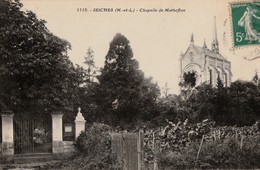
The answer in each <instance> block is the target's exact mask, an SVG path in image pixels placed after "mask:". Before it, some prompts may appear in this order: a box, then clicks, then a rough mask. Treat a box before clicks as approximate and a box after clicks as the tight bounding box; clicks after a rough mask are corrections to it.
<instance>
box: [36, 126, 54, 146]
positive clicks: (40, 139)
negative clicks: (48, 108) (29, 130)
mask: <svg viewBox="0 0 260 170" xmlns="http://www.w3.org/2000/svg"><path fill="white" fill-rule="evenodd" d="M50 135H51V133H49V132H45V130H44V129H43V128H36V129H34V131H33V141H34V142H35V143H37V144H44V143H46V142H49V139H50Z"/></svg>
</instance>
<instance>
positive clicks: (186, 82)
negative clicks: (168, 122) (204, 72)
mask: <svg viewBox="0 0 260 170" xmlns="http://www.w3.org/2000/svg"><path fill="white" fill-rule="evenodd" d="M197 76H198V75H197V73H196V72H195V71H189V72H185V73H183V77H182V81H181V82H180V83H179V86H180V87H181V94H180V95H181V96H182V97H183V98H185V99H187V98H189V97H190V96H191V95H192V94H193V93H194V87H195V86H196V83H197V79H198V77H197Z"/></svg>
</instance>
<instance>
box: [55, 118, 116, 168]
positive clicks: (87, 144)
mask: <svg viewBox="0 0 260 170" xmlns="http://www.w3.org/2000/svg"><path fill="white" fill-rule="evenodd" d="M111 131H112V128H111V127H110V126H108V125H105V124H99V123H94V124H92V125H90V126H89V127H88V128H86V131H85V132H82V133H81V134H80V136H79V137H78V138H77V141H76V147H77V149H78V154H77V155H74V157H73V158H70V159H69V160H67V161H66V162H64V163H63V164H62V165H60V166H59V167H57V168H62V169H67V170H73V169H77V170H80V169H82V170H85V169H93V170H95V169H98V170H100V169H103V170H109V169H111V170H112V169H120V165H119V163H118V162H117V159H116V156H115V155H114V154H113V153H112V150H111V136H110V133H111Z"/></svg>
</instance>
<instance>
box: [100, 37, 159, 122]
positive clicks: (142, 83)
mask: <svg viewBox="0 0 260 170" xmlns="http://www.w3.org/2000/svg"><path fill="white" fill-rule="evenodd" d="M98 80H99V83H100V84H99V86H98V88H99V93H98V96H97V100H98V102H97V103H99V105H100V106H101V108H102V112H101V113H100V114H101V115H97V117H99V118H100V119H101V121H104V122H106V123H108V124H112V125H119V126H124V125H125V124H128V125H131V124H133V123H134V122H135V121H137V120H144V121H148V120H149V119H150V118H151V117H153V114H155V112H154V106H155V101H156V99H157V97H158V95H159V88H158V86H157V84H155V83H153V82H152V78H145V77H144V73H143V72H142V71H141V70H140V69H139V64H138V62H137V61H136V60H135V59H134V58H133V51H132V49H131V47H130V42H129V40H128V39H127V38H126V37H125V36H123V35H122V34H120V33H118V34H116V35H115V37H114V39H113V40H112V41H111V43H110V47H109V50H108V53H107V55H106V59H105V66H104V68H103V69H102V70H101V75H100V76H98ZM112 103H113V107H112Z"/></svg>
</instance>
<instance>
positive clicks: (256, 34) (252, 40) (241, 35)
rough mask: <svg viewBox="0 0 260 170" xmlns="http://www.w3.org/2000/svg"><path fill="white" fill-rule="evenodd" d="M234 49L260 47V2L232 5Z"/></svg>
mask: <svg viewBox="0 0 260 170" xmlns="http://www.w3.org/2000/svg"><path fill="white" fill-rule="evenodd" d="M230 12H231V13H230V14H231V24H232V37H233V39H232V40H233V45H234V47H246V46H253V45H260V2H259V1H253V2H252V1H251V2H235V3H230Z"/></svg>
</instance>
